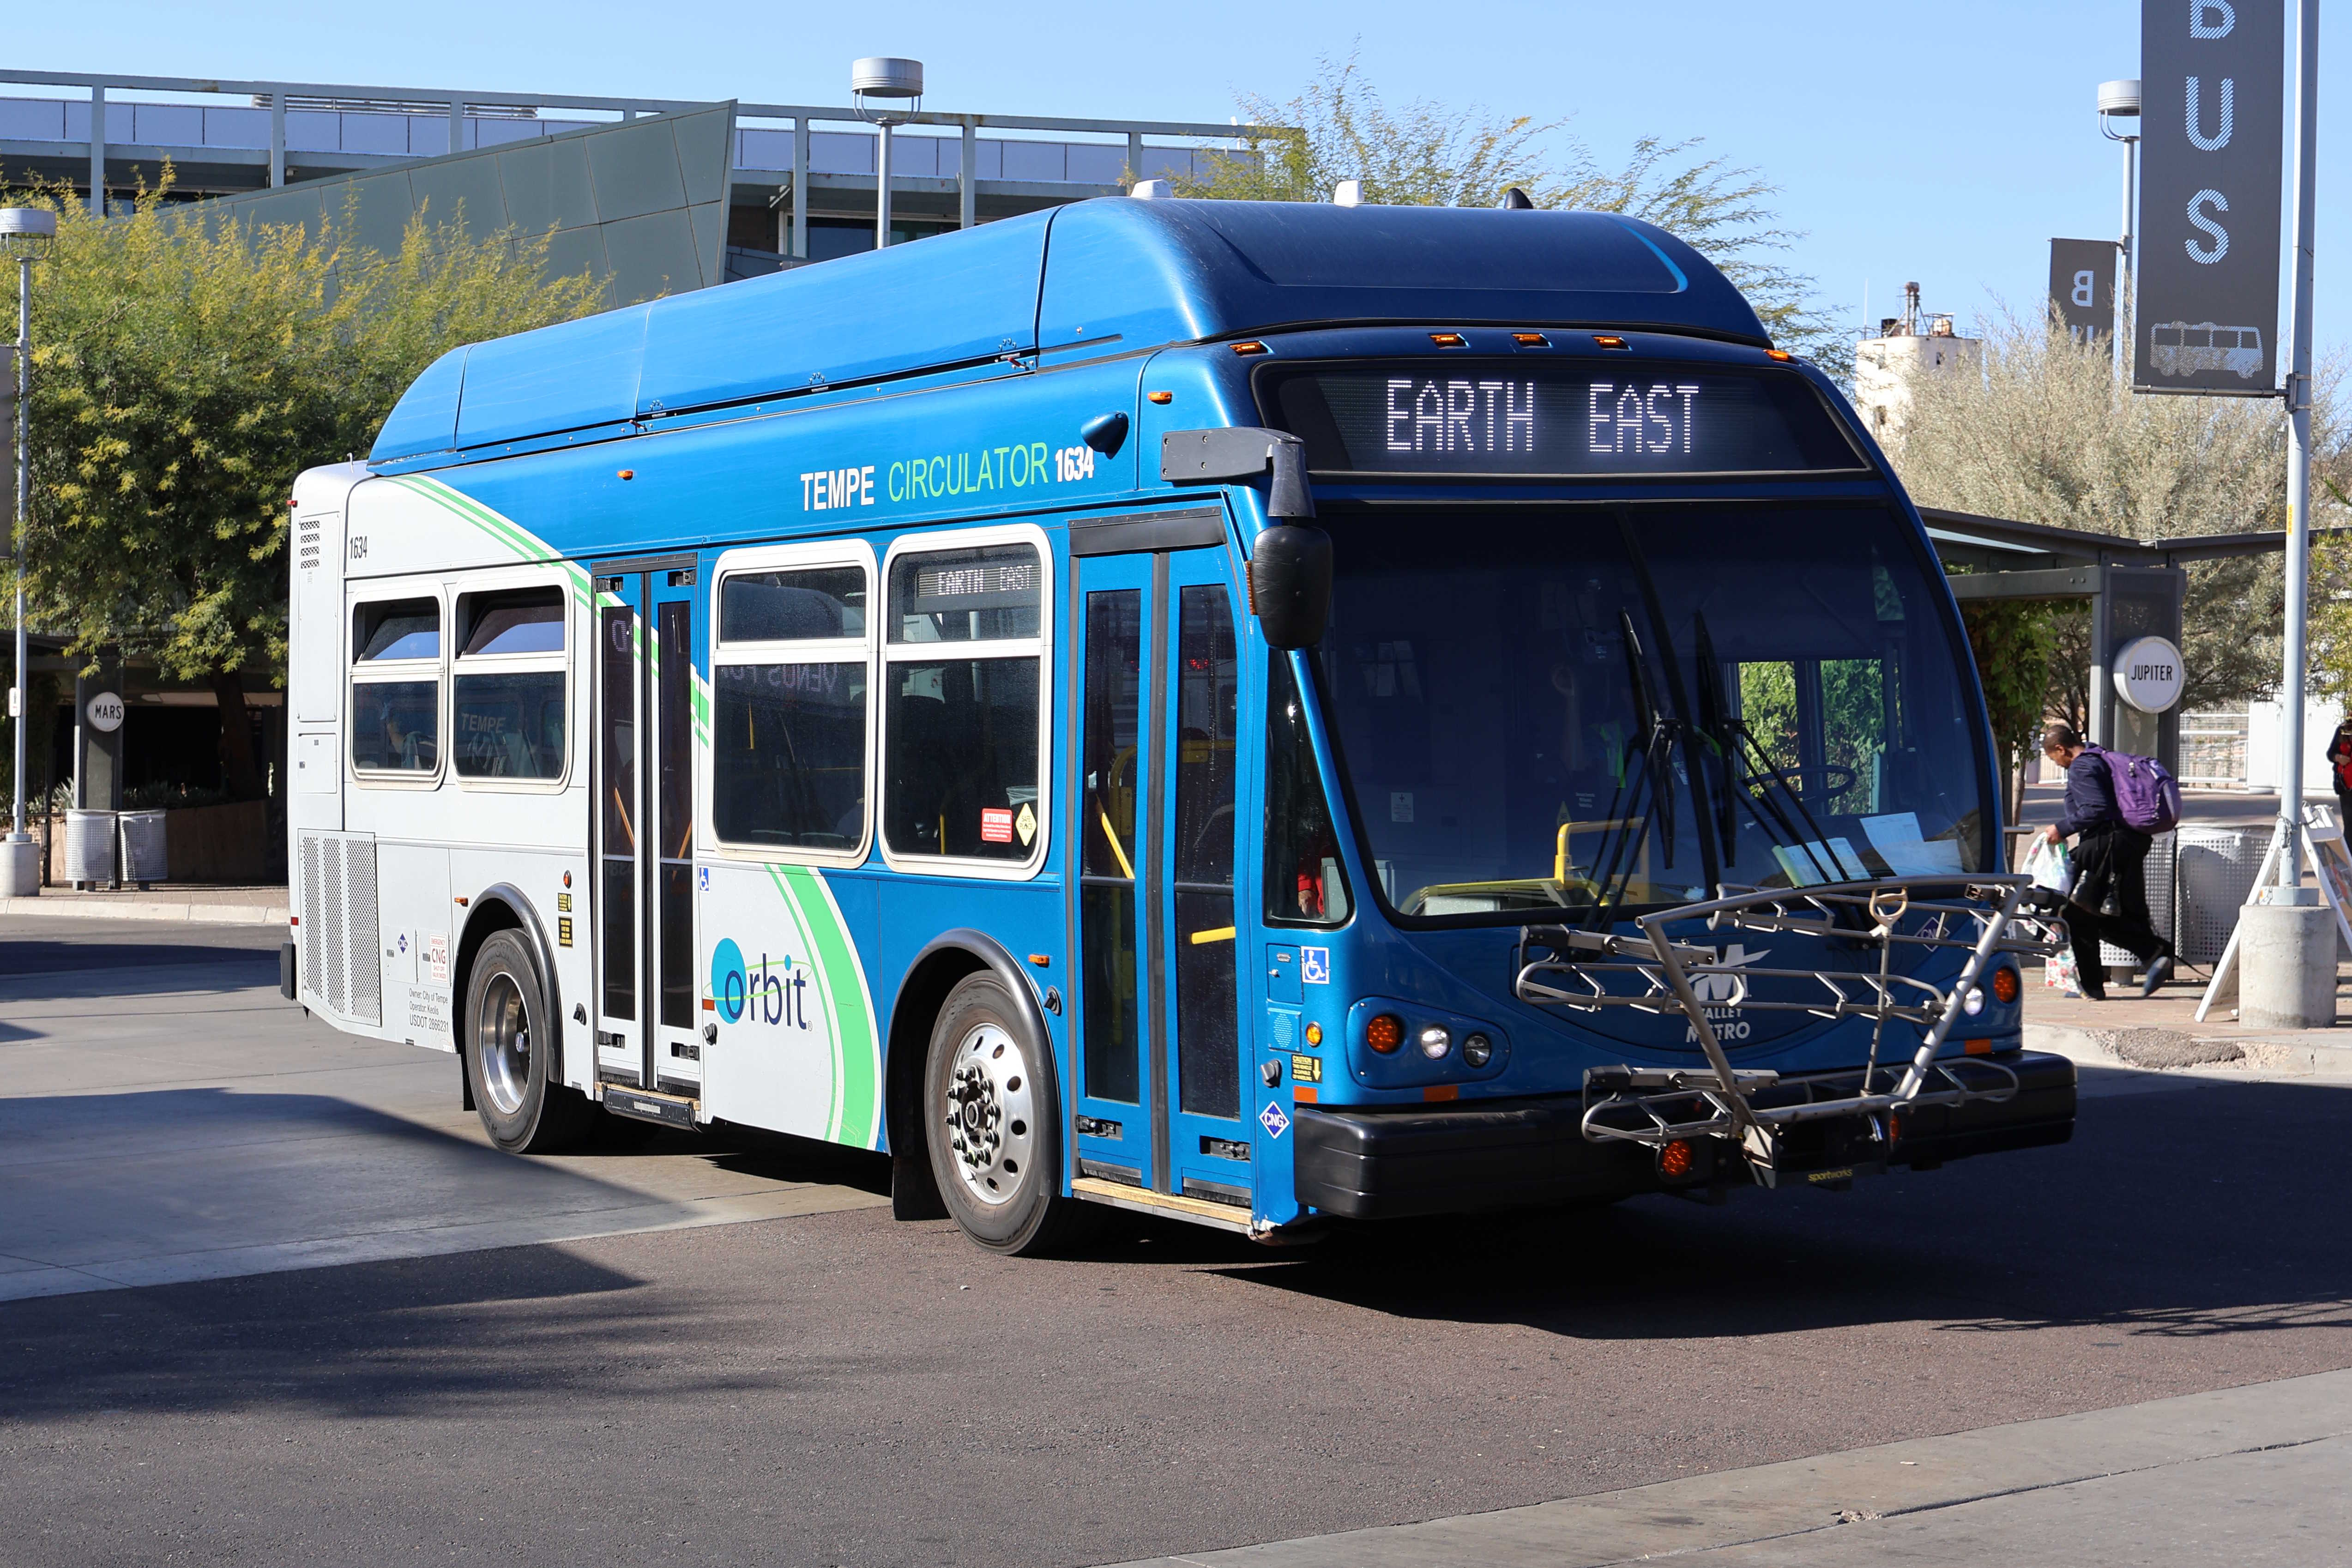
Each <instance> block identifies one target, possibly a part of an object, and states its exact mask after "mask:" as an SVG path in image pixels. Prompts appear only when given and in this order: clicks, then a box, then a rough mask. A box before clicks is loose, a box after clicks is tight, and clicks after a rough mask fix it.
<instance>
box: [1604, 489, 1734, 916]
mask: <svg viewBox="0 0 2352 1568" xmlns="http://www.w3.org/2000/svg"><path fill="white" fill-rule="evenodd" d="M1617 532H1618V536H1619V538H1621V539H1622V541H1623V542H1624V545H1625V558H1626V559H1627V560H1628V561H1630V562H1632V563H1633V575H1634V578H1635V579H1636V580H1637V581H1638V582H1639V583H1640V584H1642V603H1643V606H1644V607H1645V608H1647V609H1648V611H1649V613H1650V625H1651V626H1652V627H1653V628H1654V629H1655V630H1656V632H1657V634H1658V658H1659V659H1660V660H1661V661H1662V662H1663V664H1664V668H1665V684H1666V694H1667V695H1668V696H1669V697H1670V698H1672V699H1673V701H1674V711H1675V714H1676V715H1680V714H1684V713H1687V712H1689V711H1690V710H1691V705H1690V700H1689V699H1688V698H1687V697H1686V696H1685V694H1684V692H1683V673H1682V665H1681V663H1680V662H1679V661H1678V660H1676V659H1675V648H1674V644H1673V643H1672V642H1670V641H1668V640H1667V637H1666V608H1665V604H1664V600H1662V599H1661V598H1660V597H1659V596H1658V582H1657V579H1656V578H1655V577H1654V576H1652V575H1651V574H1650V562H1649V558H1648V557H1647V556H1646V555H1644V554H1643V552H1642V542H1641V541H1640V540H1638V539H1636V538H1635V537H1634V535H1633V519H1631V518H1629V517H1627V516H1626V515H1625V514H1624V513H1623V512H1622V511H1621V512H1619V513H1618V514H1617ZM1618 616H1619V618H1620V619H1622V621H1623V622H1624V624H1625V630H1626V636H1627V637H1628V638H1629V641H1628V643H1627V647H1628V648H1629V650H1630V651H1631V653H1632V654H1633V656H1634V657H1635V658H1637V659H1638V658H1639V655H1640V652H1641V645H1640V643H1639V642H1638V641H1633V640H1630V639H1631V638H1632V636H1633V618H1632V617H1631V616H1627V615H1626V614H1625V613H1624V612H1623V611H1622V610H1621V611H1619V612H1618ZM1642 662H1643V663H1644V664H1646V661H1645V660H1644V661H1642ZM1691 737H1692V731H1691V730H1690V728H1689V727H1688V726H1687V725H1685V724H1684V723H1683V722H1682V721H1681V720H1680V719H1679V718H1678V717H1677V718H1676V719H1675V721H1674V733H1673V738H1676V739H1679V740H1680V741H1681V742H1682V746H1683V766H1684V767H1685V769H1687V770H1688V771H1689V773H1690V779H1691V789H1692V792H1693V795H1694V798H1696V795H1697V793H1698V792H1699V791H1701V790H1703V789H1705V787H1706V763H1705V762H1704V761H1703V760H1702V759H1701V758H1700V756H1699V754H1698V751H1697V746H1696V742H1694V741H1693V740H1692V738H1691ZM1673 795H1674V784H1673V780H1672V779H1671V778H1670V779H1669V780H1668V781H1667V785H1666V789H1665V790H1664V796H1665V797H1666V798H1667V799H1668V800H1671V799H1672V797H1673ZM1660 826H1662V827H1663V828H1664V830H1665V834H1666V837H1665V842H1664V864H1665V865H1666V866H1667V867H1668V868H1672V867H1673V865H1674V863H1675V861H1674V853H1675V851H1674V819H1673V816H1672V814H1671V811H1669V812H1668V813H1666V814H1664V815H1663V816H1662V819H1661V823H1660ZM1715 828H1716V824H1715V823H1714V822H1712V821H1710V820H1708V817H1707V814H1706V812H1705V811H1701V812H1700V813H1699V814H1698V858H1699V866H1700V868H1701V870H1702V871H1703V872H1704V874H1705V876H1706V887H1707V890H1708V891H1709V892H1713V891H1714V890H1715V889H1717V888H1719V887H1721V886H1722V885H1723V867H1722V864H1721V861H1720V858H1719V857H1718V856H1717V853H1716V843H1715Z"/></svg>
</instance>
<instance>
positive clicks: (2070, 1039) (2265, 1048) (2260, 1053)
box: [2024, 1023, 2352, 1077]
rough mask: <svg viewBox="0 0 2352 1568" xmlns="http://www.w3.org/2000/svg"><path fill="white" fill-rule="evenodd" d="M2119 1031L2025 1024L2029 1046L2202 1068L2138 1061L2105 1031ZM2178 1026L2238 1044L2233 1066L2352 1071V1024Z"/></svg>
mask: <svg viewBox="0 0 2352 1568" xmlns="http://www.w3.org/2000/svg"><path fill="white" fill-rule="evenodd" d="M2119 1032H2120V1031H2113V1030H2105V1029H2090V1028H2084V1027H2083V1026H2081V1025H2078V1024H2032V1023H2029V1024H2027V1025H2026V1026H2025V1029H2024V1036H2025V1045H2026V1048H2027V1049H2029V1050H2041V1051H2052V1052H2054V1053H2056V1054H2057V1055H2059V1056H2062V1057H2072V1058H2075V1059H2076V1060H2077V1061H2080V1060H2083V1059H2084V1058H2089V1059H2091V1060H2093V1061H2095V1062H2098V1063H2099V1064H2100V1065H2102V1066H2105V1065H2110V1064H2111V1065H2113V1066H2116V1067H2119V1068H2131V1069H2132V1070H2134V1071H2139V1072H2174V1071H2181V1070H2203V1069H2183V1068H2150V1067H2135V1066H2134V1064H2132V1063H2130V1062H2127V1061H2125V1060H2124V1059H2123V1058H2120V1057H2118V1056H2117V1055H2116V1053H2115V1051H2114V1050H2113V1049H2112V1048H2111V1047H2109V1044H2108V1041H2107V1039H2106V1036H2108V1035H2109V1034H2112V1033H2119ZM2179 1032H2180V1033H2181V1034H2184V1035H2186V1036H2188V1037H2189V1038H2190V1039H2192V1040H2200V1041H2201V1040H2212V1041H2215V1042H2223V1043H2227V1044H2229V1045H2232V1046H2235V1047H2238V1049H2239V1051H2240V1052H2241V1053H2242V1060H2240V1061H2235V1062H2231V1063H2228V1064H2226V1065H2227V1066H2228V1067H2231V1068H2255V1069H2257V1070H2260V1071H2263V1072H2273V1073H2287V1074H2290V1075H2294V1076H2304V1075H2311V1074H2326V1075H2329V1076H2343V1077H2352V1029H2343V1030H2336V1029H2312V1030H2306V1031H2305V1032H2303V1033H2300V1034H2291V1035H2273V1036H2271V1037H2267V1038H2265V1037H2261V1036H2253V1035H2233V1034H2225V1033H2222V1032H2221V1031H2219V1030H2214V1031H2199V1030H2194V1029H2184V1030H2181V1031H2179ZM2220 1065H2224V1064H2207V1066H2208V1067H2211V1066H2220Z"/></svg>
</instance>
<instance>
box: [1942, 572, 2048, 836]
mask: <svg viewBox="0 0 2352 1568" xmlns="http://www.w3.org/2000/svg"><path fill="white" fill-rule="evenodd" d="M1960 622H1961V625H1963V626H1966V627H1967V629H1968V634H1969V653H1970V654H1971V655H1973V656H1974V657H1975V658H1976V665H1977V680H1978V682H1979V684H1980V685H1982V686H1983V688H1984V695H1985V710H1986V716H1987V717H1988V718H1989V719H1990V720H1991V721H1992V739H1993V745H1994V747H1995V748H1996V755H1997V757H1998V759H1999V761H2000V776H2001V780H2002V795H2003V798H2002V800H2001V820H2002V821H2004V822H2015V821H2016V820H2017V816H2018V807H2019V805H2021V801H2020V798H2019V797H2020V795H2021V794H2022V791H2023V788H2024V773H2023V770H2022V769H2021V766H2020V764H2021V763H2022V762H2023V761H2024V760H2025V759H2026V758H2027V757H2029V756H2032V754H2033V752H2035V751H2036V750H2037V749H2039V747H2040V746H2041V743H2042V737H2041V730H2042V716H2043V714H2044V713H2045V712H2046V711H2047V710H2048V706H2049V691H2050V664H2051V659H2052V657H2053V655H2054V654H2055V653H2056V651H2057V640H2058V639H2057V627H2056V626H2055V625H2054V617H2053V616H2051V614H2050V613H2049V609H2048V607H2047V606H2046V605H2038V604H2032V603H2030V602H2021V601H2019V600H2015V599H1968V600H1963V601H1962V602H1961V605H1960Z"/></svg>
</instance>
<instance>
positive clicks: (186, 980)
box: [0, 921, 290, 1007]
mask: <svg viewBox="0 0 2352 1568" xmlns="http://www.w3.org/2000/svg"><path fill="white" fill-rule="evenodd" d="M91 923H92V924H98V923H100V922H96V921H93V922H91ZM159 981H161V982H163V984H157V982H159ZM262 986H267V987H268V988H269V990H270V992H271V994H276V992H277V988H278V955H277V954H276V953H275V952H268V951H264V950H261V949H257V948H255V947H252V946H230V945H226V944H222V943H212V942H96V941H79V942H59V941H48V940H39V939H9V940H0V1003H10V1002H47V1001H56V1000H59V999H63V998H84V997H92V996H110V997H117V998H120V997H126V996H137V995H144V994H151V993H160V992H185V991H207V992H213V991H247V990H252V989H255V988H257V987H262ZM289 1007H290V1004H289Z"/></svg>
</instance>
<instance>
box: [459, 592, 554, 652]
mask: <svg viewBox="0 0 2352 1568" xmlns="http://www.w3.org/2000/svg"><path fill="white" fill-rule="evenodd" d="M466 608H467V613H468V615H469V616H470V617H471V619H472V622H473V625H472V627H471V629H469V630H468V631H467V634H466V647H465V648H464V650H463V652H462V653H461V655H460V657H461V658H478V657H480V656H482V655H484V654H505V653H562V651H563V591H562V589H560V588H526V589H523V590H522V591H521V592H520V593H513V594H476V595H469V596H468V597H467V600H466Z"/></svg>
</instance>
